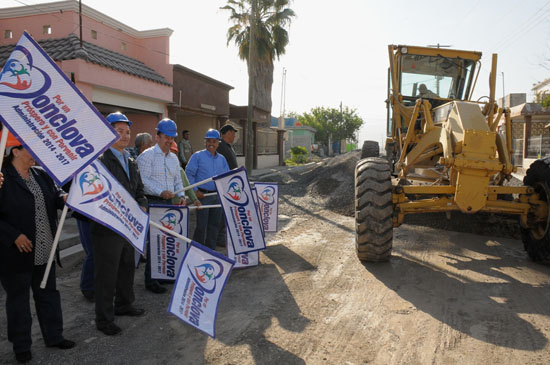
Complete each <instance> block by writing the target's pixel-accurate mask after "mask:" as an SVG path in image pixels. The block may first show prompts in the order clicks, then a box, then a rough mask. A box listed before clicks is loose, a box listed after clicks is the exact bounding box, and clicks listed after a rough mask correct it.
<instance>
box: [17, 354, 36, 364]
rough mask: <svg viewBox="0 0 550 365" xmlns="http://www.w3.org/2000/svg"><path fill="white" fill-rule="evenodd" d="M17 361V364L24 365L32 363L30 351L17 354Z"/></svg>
mask: <svg viewBox="0 0 550 365" xmlns="http://www.w3.org/2000/svg"><path fill="white" fill-rule="evenodd" d="M15 359H16V360H17V362H19V363H21V364H24V363H26V362H29V361H31V359H32V354H31V352H30V351H25V352H19V353H16V354H15Z"/></svg>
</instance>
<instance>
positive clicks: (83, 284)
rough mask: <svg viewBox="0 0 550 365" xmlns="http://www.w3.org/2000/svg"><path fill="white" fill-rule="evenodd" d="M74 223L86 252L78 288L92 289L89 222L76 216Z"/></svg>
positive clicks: (92, 272) (91, 253)
mask: <svg viewBox="0 0 550 365" xmlns="http://www.w3.org/2000/svg"><path fill="white" fill-rule="evenodd" d="M76 225H77V227H78V233H79V235H80V242H81V243H82V248H83V249H84V253H85V254H86V257H84V261H83V262H82V271H81V273H80V290H82V291H94V251H93V249H92V237H91V234H90V222H89V221H85V220H81V219H78V218H76Z"/></svg>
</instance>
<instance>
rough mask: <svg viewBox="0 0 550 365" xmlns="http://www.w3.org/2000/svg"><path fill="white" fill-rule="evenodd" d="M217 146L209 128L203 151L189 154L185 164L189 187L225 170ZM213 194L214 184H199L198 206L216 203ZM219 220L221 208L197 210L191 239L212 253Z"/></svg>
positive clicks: (217, 136) (217, 138) (216, 136)
mask: <svg viewBox="0 0 550 365" xmlns="http://www.w3.org/2000/svg"><path fill="white" fill-rule="evenodd" d="M219 144H220V132H218V131H217V130H215V129H209V130H208V131H207V132H206V135H205V136H204V146H205V149H204V150H201V151H198V152H195V153H194V154H193V155H191V158H190V159H189V162H188V163H187V167H186V170H185V172H186V174H187V178H188V179H189V183H190V184H191V185H193V184H195V183H197V182H199V181H202V180H206V179H208V178H211V177H214V176H217V175H220V174H222V173H224V172H227V171H229V166H228V165H227V161H226V160H225V157H223V156H222V155H220V154H219V153H217V152H216V150H217V149H218V146H219ZM215 192H216V184H215V183H214V182H213V181H210V182H207V183H204V184H202V185H201V186H200V187H199V188H198V189H197V190H196V191H195V193H196V195H197V198H199V201H200V202H201V204H202V205H213V204H219V200H218V195H217V194H212V193H215ZM205 194H208V195H206V196H205ZM210 194H212V195H210ZM221 219H222V210H221V208H210V209H198V210H197V226H196V228H195V233H194V234H193V240H194V241H196V242H199V243H202V244H204V245H205V246H207V247H209V248H211V249H213V250H215V249H216V240H217V237H218V232H219V230H220V223H221Z"/></svg>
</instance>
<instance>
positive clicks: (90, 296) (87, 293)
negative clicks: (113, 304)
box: [82, 290, 95, 303]
mask: <svg viewBox="0 0 550 365" xmlns="http://www.w3.org/2000/svg"><path fill="white" fill-rule="evenodd" d="M82 295H83V296H84V298H86V300H87V301H88V302H90V303H93V302H95V292H94V291H93V290H82Z"/></svg>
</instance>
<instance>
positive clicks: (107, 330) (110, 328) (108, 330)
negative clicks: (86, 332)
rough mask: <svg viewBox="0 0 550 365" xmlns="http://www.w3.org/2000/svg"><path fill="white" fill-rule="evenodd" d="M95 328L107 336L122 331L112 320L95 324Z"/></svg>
mask: <svg viewBox="0 0 550 365" xmlns="http://www.w3.org/2000/svg"><path fill="white" fill-rule="evenodd" d="M96 327H97V329H98V330H100V331H101V332H103V333H104V334H106V335H107V336H114V335H116V334H118V333H120V332H121V331H122V329H120V327H119V326H117V325H116V324H114V323H113V322H109V323H107V324H103V325H99V324H98V325H96Z"/></svg>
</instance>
